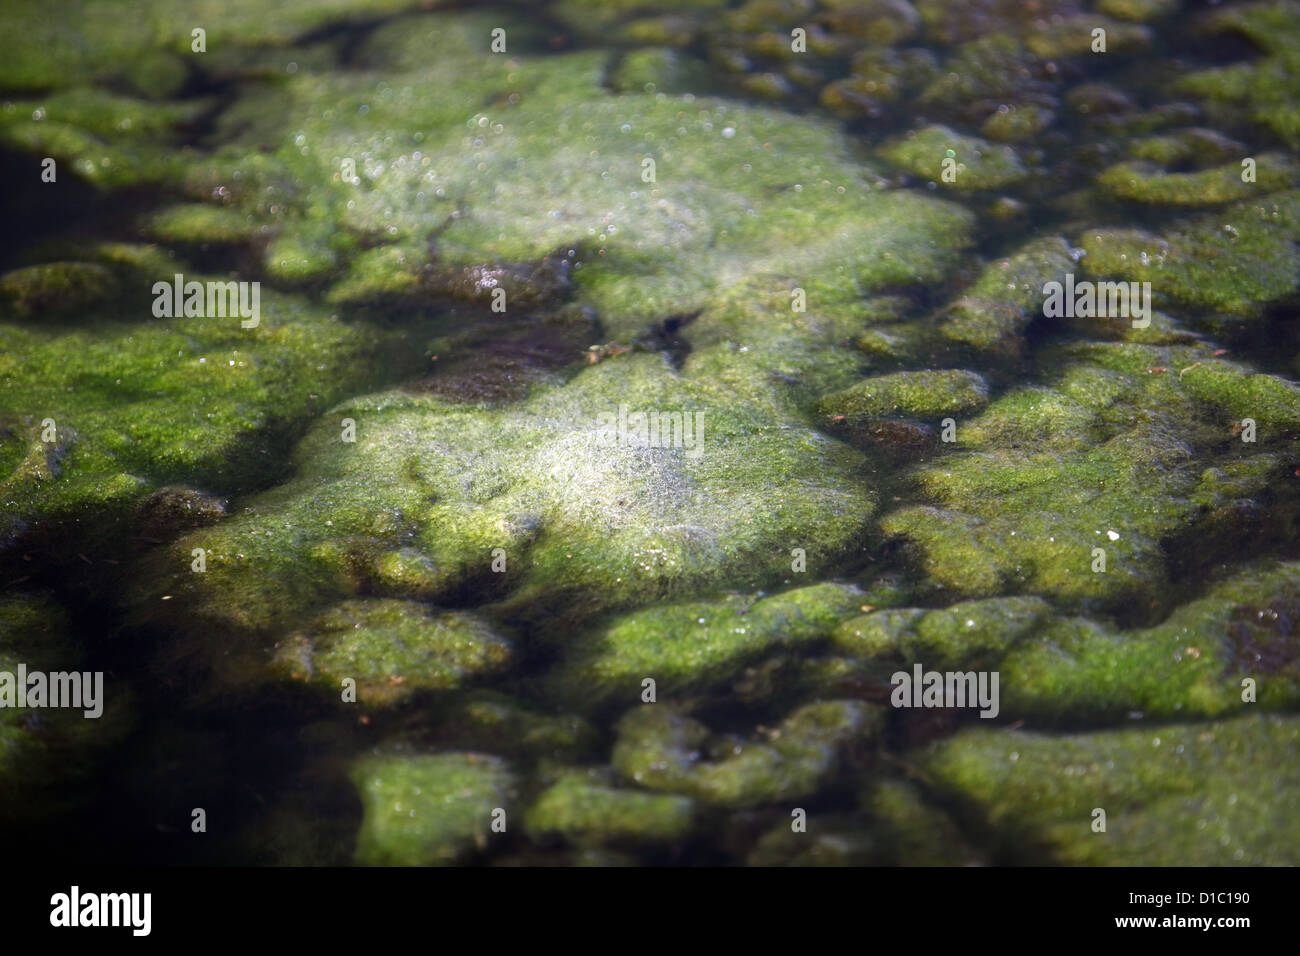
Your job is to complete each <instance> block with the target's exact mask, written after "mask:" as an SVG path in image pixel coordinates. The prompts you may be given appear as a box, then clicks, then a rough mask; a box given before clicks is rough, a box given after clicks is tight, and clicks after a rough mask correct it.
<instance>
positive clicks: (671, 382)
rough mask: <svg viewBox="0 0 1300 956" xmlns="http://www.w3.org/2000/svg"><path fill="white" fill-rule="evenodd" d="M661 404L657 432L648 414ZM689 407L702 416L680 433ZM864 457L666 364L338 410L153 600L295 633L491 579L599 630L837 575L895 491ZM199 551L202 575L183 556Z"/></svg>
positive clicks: (173, 558) (632, 360)
mask: <svg viewBox="0 0 1300 956" xmlns="http://www.w3.org/2000/svg"><path fill="white" fill-rule="evenodd" d="M643 410H644V411H645V412H649V413H651V414H653V415H654V416H656V417H655V419H654V423H655V425H656V431H655V434H654V435H651V434H650V432H649V431H648V428H647V427H646V426H647V425H648V424H649V423H650V422H649V420H647V419H644V418H643V419H642V420H641V421H640V425H641V427H640V430H638V421H637V420H636V419H633V418H631V415H632V414H633V413H636V414H642V412H643ZM670 413H676V415H677V416H690V418H689V419H684V418H674V419H671V420H666V421H665V423H664V426H663V429H662V431H661V430H660V429H659V427H658V426H659V421H660V420H659V417H658V416H660V415H667V414H670ZM620 415H623V419H620V417H619V416H620ZM344 419H352V420H353V421H355V422H356V441H355V442H354V443H348V442H346V441H344V440H343V431H342V429H341V427H340V423H341V422H342V421H343V420H344ZM620 421H622V422H623V424H620ZM683 421H685V422H686V423H687V424H689V425H690V431H689V433H687V432H683V430H682V423H683ZM628 422H630V424H628ZM673 422H675V423H676V424H673ZM674 427H676V428H677V429H678V430H677V432H672V428H674ZM674 446H676V447H674ZM683 446H684V447H683ZM855 457H856V456H855V455H854V454H853V453H851V452H850V451H849V450H848V449H846V448H844V447H843V446H840V445H837V444H835V443H833V442H832V441H830V440H829V439H827V438H825V437H824V436H821V435H820V434H818V433H816V432H814V431H812V430H811V429H808V428H806V427H804V426H801V425H798V424H797V423H795V422H793V421H790V420H788V419H785V418H783V417H782V416H780V415H779V414H778V413H776V412H775V411H774V410H773V409H771V408H770V407H765V406H763V405H758V404H755V405H750V404H748V403H746V402H744V401H743V400H737V398H736V397H735V396H734V393H731V392H730V391H729V390H727V389H725V388H720V387H718V386H706V385H703V384H700V383H698V382H695V381H692V380H688V379H685V378H682V377H680V376H678V375H677V374H676V373H674V372H673V371H672V370H671V369H670V368H668V367H667V366H666V365H665V364H664V363H663V361H662V359H660V358H659V357H657V356H649V355H645V356H635V357H634V356H625V357H622V358H618V359H612V360H608V361H605V362H601V363H599V364H597V365H595V366H593V367H591V368H589V369H587V370H585V371H583V372H582V373H581V374H580V375H578V376H577V377H576V378H574V379H573V380H572V381H571V382H569V383H568V384H567V385H565V386H562V387H559V388H550V389H542V390H539V391H538V392H536V393H535V394H534V395H533V396H532V397H530V398H529V399H528V400H527V401H525V402H524V403H523V404H521V405H519V406H514V407H506V408H501V409H496V410H493V409H488V408H476V407H473V406H464V405H458V404H456V403H453V402H448V401H444V400H441V399H439V398H436V397H432V396H428V397H415V396H410V395H404V394H401V393H389V394H385V395H376V396H371V397H368V398H364V399H359V400H356V401H354V402H352V403H349V404H347V405H345V406H340V407H339V408H337V409H335V411H334V413H333V414H332V416H331V417H329V418H327V419H324V420H322V422H321V423H320V425H319V426H318V427H317V428H316V429H314V430H313V432H312V433H311V434H310V435H309V436H308V437H307V439H306V440H305V441H304V443H303V444H302V445H301V446H300V448H299V450H298V453H297V459H298V462H299V467H298V470H297V473H296V475H295V477H294V478H293V480H292V481H290V482H289V483H287V484H285V485H283V486H281V487H279V488H277V489H275V490H273V491H271V492H268V493H267V494H265V495H264V496H261V497H259V498H256V499H252V500H251V501H249V502H248V504H247V506H246V508H245V510H244V512H243V513H242V514H241V515H240V516H238V517H237V518H235V519H233V520H231V521H227V522H223V523H222V524H221V525H219V526H217V527H214V528H210V529H206V530H204V531H202V532H200V533H198V534H197V535H194V536H190V537H187V538H185V539H182V540H181V541H179V542H177V543H176V544H175V545H174V546H173V548H172V549H171V551H170V552H168V554H167V555H166V556H163V557H160V558H159V560H158V561H156V562H155V566H156V567H157V568H158V572H157V573H158V575H159V577H158V578H157V579H156V580H154V581H153V582H152V583H150V584H147V585H146V589H145V590H144V591H143V592H142V595H141V597H140V600H141V601H144V602H146V604H145V606H146V607H148V608H150V609H151V610H150V612H149V613H157V614H159V615H162V614H164V613H166V614H167V615H168V618H167V619H170V620H173V621H174V622H175V623H176V625H177V626H179V627H181V628H182V629H183V630H189V629H191V628H193V626H194V623H195V622H199V621H205V622H208V624H207V625H205V626H214V625H215V626H219V627H221V628H223V629H225V630H227V631H228V632H229V631H231V630H233V631H234V632H236V633H238V632H241V631H242V632H261V633H276V632H277V631H279V630H283V629H287V627H288V626H289V625H290V624H291V623H292V622H293V621H294V619H295V618H298V617H299V616H300V615H301V614H302V613H304V612H305V611H307V610H309V609H310V608H311V607H312V606H313V605H315V604H317V603H318V602H321V601H324V600H329V599H331V597H332V596H333V598H334V599H337V598H338V597H343V596H346V595H347V594H349V593H372V594H376V595H379V596H392V597H405V598H418V599H423V600H437V599H439V598H440V596H441V597H447V596H450V595H452V594H454V593H456V590H457V589H458V588H460V587H463V586H465V585H467V584H468V583H469V582H478V583H479V584H481V585H482V586H485V587H490V588H495V589H497V593H498V594H500V595H501V596H502V597H508V598H509V604H508V605H506V606H505V607H504V608H503V609H502V612H503V613H504V612H505V611H506V610H508V611H510V612H511V613H514V614H518V615H526V616H527V617H528V618H529V619H532V620H539V619H544V618H545V617H546V615H547V614H548V613H562V614H563V615H565V617H566V618H567V619H568V620H570V621H572V620H574V619H577V620H578V621H582V620H583V619H584V617H585V615H589V614H591V613H594V612H596V611H599V610H607V609H615V608H619V607H630V606H636V605H641V604H645V603H648V602H650V601H654V600H665V599H672V598H677V599H682V598H686V597H689V596H692V595H693V594H697V593H700V592H702V591H705V590H708V589H711V588H716V587H717V586H718V585H719V584H721V583H722V582H723V581H728V582H731V583H733V584H740V583H745V582H748V583H752V584H753V585H754V586H759V585H763V584H768V583H771V582H773V581H778V580H781V579H782V578H784V577H785V576H786V575H787V574H788V572H789V569H790V567H791V549H793V548H796V547H801V548H804V549H805V551H806V553H807V556H808V557H807V560H808V564H807V567H808V568H809V569H816V568H825V567H828V566H830V565H832V564H833V563H834V562H835V561H837V560H839V559H840V558H841V557H842V556H843V555H844V554H845V553H846V551H847V550H848V549H849V548H851V547H852V545H853V543H854V541H855V540H856V536H857V535H858V534H859V533H860V532H861V530H862V529H863V528H864V527H865V523H866V521H867V519H868V516H869V515H870V512H871V509H872V505H873V501H874V497H873V494H872V491H871V489H870V487H869V486H868V485H867V483H866V482H865V481H864V480H863V479H862V478H861V477H860V475H859V474H858V472H857V470H856V462H855ZM832 476H834V477H832ZM781 489H784V491H783V490H781ZM199 547H201V548H204V549H206V550H207V551H208V552H210V553H209V554H208V557H207V570H206V572H205V573H204V574H201V575H199V574H192V573H190V571H189V569H188V565H189V562H188V559H187V558H186V559H184V560H182V556H184V555H188V554H189V553H190V551H191V550H192V549H194V548H199ZM164 562H166V563H164ZM168 564H170V567H168ZM163 594H172V595H173V596H174V600H170V601H168V602H167V603H166V604H161V603H160V602H159V598H160V597H161V595H163ZM153 608H157V611H156V612H155V611H153V610H152V609H153ZM171 615H175V616H174V617H172V616H171ZM187 622H190V623H187ZM218 622H219V623H218ZM550 623H552V624H558V623H559V622H558V621H552V622H550Z"/></svg>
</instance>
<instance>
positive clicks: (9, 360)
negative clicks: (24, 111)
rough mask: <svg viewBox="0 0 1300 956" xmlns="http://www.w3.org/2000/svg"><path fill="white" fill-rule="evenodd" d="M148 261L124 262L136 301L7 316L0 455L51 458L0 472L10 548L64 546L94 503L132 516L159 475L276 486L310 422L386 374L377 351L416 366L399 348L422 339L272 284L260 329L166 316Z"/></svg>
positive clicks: (1, 325) (119, 274) (0, 337)
mask: <svg viewBox="0 0 1300 956" xmlns="http://www.w3.org/2000/svg"><path fill="white" fill-rule="evenodd" d="M113 254H114V251H113V250H111V249H110V250H105V251H104V255H105V256H110V255H113ZM165 261H166V260H165V259H164V262H165ZM151 267H152V268H156V265H153V264H152V263H148V262H146V263H145V264H143V265H141V266H134V265H133V266H131V267H128V268H122V267H120V266H119V267H118V269H116V270H114V275H115V276H116V281H117V283H118V287H119V288H125V289H128V290H133V294H126V295H123V296H119V297H117V298H115V299H114V300H113V302H112V303H111V305H104V304H98V305H96V306H95V307H93V308H91V307H86V308H85V309H84V311H82V312H80V313H78V314H76V315H75V316H73V317H71V318H66V317H65V318H64V319H62V320H61V321H59V322H58V323H57V324H51V323H49V322H39V323H34V322H31V321H20V322H13V321H8V322H6V321H0V343H2V345H0V425H3V428H2V429H0V447H3V448H4V452H2V453H0V463H4V462H13V463H14V464H15V465H16V463H17V461H18V460H19V458H20V457H21V456H22V455H23V454H24V453H23V452H21V451H20V449H26V452H25V456H26V459H27V460H28V461H29V462H30V461H31V460H32V456H37V457H39V458H40V459H41V460H42V461H45V462H47V466H46V467H43V468H32V467H18V468H17V469H16V470H13V471H6V472H5V474H4V475H3V476H0V500H3V502H4V508H3V516H2V517H0V550H2V549H3V547H4V546H6V545H11V544H12V543H13V542H14V541H17V540H18V539H19V538H22V539H24V540H46V541H51V536H57V535H61V534H63V533H64V531H65V530H67V529H68V528H69V527H70V523H75V522H76V521H78V520H80V519H81V518H82V517H84V516H86V515H88V514H90V513H92V512H94V511H95V509H102V510H101V511H100V514H101V515H102V516H103V517H104V518H107V517H109V516H112V515H127V514H133V513H134V506H135V505H136V504H137V503H138V502H139V501H140V500H141V499H142V498H143V497H144V496H145V495H146V494H148V493H149V491H151V490H152V489H153V488H155V487H157V486H159V485H162V484H167V483H174V482H178V481H179V482H187V483H193V484H198V485H206V486H207V487H208V488H209V489H221V490H231V489H237V488H240V487H247V485H248V484H250V483H252V482H255V481H257V482H260V481H265V480H266V478H267V477H268V472H269V471H272V470H271V469H269V468H268V463H269V462H271V461H272V460H274V459H275V458H277V457H279V455H280V454H281V450H282V449H283V448H284V447H285V443H286V442H287V440H288V437H289V436H290V435H291V434H292V433H293V432H294V431H295V430H296V429H297V428H299V427H300V425H301V423H302V422H303V421H304V420H306V419H307V418H309V417H310V416H312V415H314V414H317V413H318V412H319V411H321V410H323V409H324V408H327V407H328V406H329V404H330V403H332V402H334V401H337V400H338V399H339V398H341V397H342V396H343V395H345V394H347V393H348V392H349V391H351V390H353V389H355V388H357V387H358V386H362V385H363V384H365V383H373V382H374V381H375V380H376V378H379V379H380V380H382V379H383V378H384V377H385V375H386V374H387V373H385V372H384V371H382V370H380V369H375V368H373V367H372V363H373V362H374V361H375V360H377V359H379V358H380V357H381V356H387V357H388V360H389V361H392V362H395V364H396V367H401V366H402V364H404V363H409V362H410V359H409V358H406V357H403V356H401V355H400V352H401V351H402V350H403V348H405V346H404V345H403V343H404V341H405V339H406V336H407V335H408V334H409V333H407V332H403V331H401V330H391V329H377V328H373V327H364V326H362V327H358V326H355V325H352V324H349V323H346V322H344V321H342V320H340V318H339V317H338V316H337V315H336V314H334V313H331V312H330V311H328V310H327V309H325V308H323V307H321V306H318V305H314V304H312V303H310V302H308V301H305V300H304V299H301V298H298V297H294V296H287V295H281V294H279V293H276V292H274V291H272V290H270V289H265V290H262V294H261V296H260V315H259V316H258V324H257V326H256V327H255V328H244V327H243V322H244V321H245V320H243V319H241V317H240V316H239V315H229V316H224V315H223V316H218V315H215V314H213V315H201V316H181V317H176V318H170V319H166V318H163V319H160V318H155V317H154V316H152V315H151V314H150V312H151V306H150V300H149V298H148V292H149V289H150V285H151V284H152V282H153V281H154V280H156V279H164V277H165V281H167V282H170V281H171V272H170V264H169V265H168V266H167V268H169V271H168V272H165V273H161V274H159V273H156V272H155V273H153V275H152V276H150V274H149V272H148V269H149V268H151ZM181 271H182V269H181V267H179V266H177V267H176V272H181ZM96 274H97V273H96ZM185 278H186V281H190V280H191V278H192V277H191V276H189V275H186V277H185ZM19 356H21V359H20V358H19ZM11 456H12V457H11ZM123 520H126V519H125V518H123ZM113 531H114V529H113V528H112V526H111V523H110V524H106V525H104V526H103V527H102V529H101V530H100V531H94V532H92V533H91V540H99V539H100V537H101V535H103V536H105V537H107V538H109V539H111V537H112V535H113ZM47 546H48V545H47ZM95 546H96V545H93V544H92V543H91V542H90V541H86V542H83V547H95Z"/></svg>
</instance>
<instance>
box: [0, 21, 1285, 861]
mask: <svg viewBox="0 0 1300 956" xmlns="http://www.w3.org/2000/svg"><path fill="white" fill-rule="evenodd" d="M10 6H11V7H12V9H11V10H6V25H7V27H12V29H6V31H4V33H3V35H0V94H3V95H2V96H0V147H3V152H4V156H3V166H4V169H3V170H2V171H3V172H4V173H5V176H6V182H7V183H14V184H16V188H14V189H12V190H7V191H6V194H5V196H4V197H3V199H0V208H3V210H4V212H5V213H6V219H7V221H12V222H16V223H20V224H22V225H23V227H24V228H25V229H26V230H27V231H26V232H25V233H24V235H23V236H22V237H21V239H22V241H19V238H18V237H11V238H10V240H7V241H6V242H5V243H3V244H0V587H3V588H5V589H6V590H5V593H4V596H3V597H2V598H0V671H4V670H11V669H14V668H16V667H17V665H18V664H19V663H26V664H27V665H28V666H29V667H35V666H37V665H39V666H41V667H45V668H76V667H86V668H93V669H103V670H104V671H105V672H106V676H107V678H108V680H107V681H106V697H107V707H106V711H105V716H104V717H103V718H102V719H100V720H98V721H88V720H84V719H82V718H80V717H79V716H76V715H74V714H69V713H65V712H58V713H55V712H48V713H45V712H35V711H33V712H32V713H18V712H16V711H12V710H7V709H6V710H2V711H0V836H3V837H5V838H6V839H7V840H9V841H10V842H9V843H7V845H13V846H17V847H25V846H26V845H27V844H28V843H32V844H36V843H39V842H40V841H41V840H42V834H43V833H44V832H45V830H43V829H42V828H47V827H49V826H51V825H52V824H51V823H50V821H51V820H52V819H54V818H56V817H57V816H59V815H60V814H63V815H68V814H70V815H72V816H73V817H75V819H77V820H78V821H82V822H84V823H85V826H86V827H87V828H88V830H87V832H88V833H89V834H91V835H93V836H94V837H97V838H99V837H102V839H100V840H99V845H102V848H101V850H100V853H101V855H102V856H104V857H106V858H114V859H117V858H119V857H121V856H122V854H128V855H129V854H137V855H138V858H139V859H140V860H142V861H147V862H162V863H176V862H196V861H199V862H215V863H231V862H250V861H251V862H258V863H295V864H347V863H361V864H376V865H429V864H455V863H501V864H508V863H525V864H532V863H564V864H592V863H594V864H621V863H661V862H668V863H682V862H688V863H689V862H695V861H707V862H714V863H748V864H752V865H791V864H793V865H844V864H891V865H892V864H941V865H944V864H963V865H964V864H986V863H1008V862H1014V863H1036V864H1042V863H1103V864H1114V863H1120V864H1134V865H1151V864H1160V865H1163V864H1194V865H1204V864H1227V865H1245V864H1294V863H1296V862H1297V854H1298V852H1300V851H1298V850H1297V848H1298V847H1300V834H1297V833H1296V824H1295V822H1294V821H1295V819H1296V816H1297V814H1296V812H1295V811H1296V809H1297V807H1296V799H1297V798H1296V794H1297V792H1300V791H1298V790H1297V787H1296V780H1295V779H1294V777H1295V773H1294V768H1295V767H1296V766H1297V765H1300V761H1297V755H1296V752H1295V751H1296V727H1295V718H1293V717H1291V716H1289V715H1290V714H1291V713H1292V712H1293V711H1295V709H1296V706H1297V702H1298V701H1300V650H1298V649H1297V648H1298V647H1300V645H1298V644H1297V636H1296V630H1297V624H1296V622H1297V621H1298V620H1300V570H1297V563H1296V561H1297V559H1300V554H1297V553H1296V541H1297V540H1300V534H1298V532H1300V386H1298V385H1297V384H1296V377H1297V375H1298V374H1300V335H1298V334H1297V332H1296V328H1295V321H1294V320H1295V305H1296V302H1297V289H1298V288H1300V286H1298V283H1300V251H1298V249H1300V246H1298V245H1297V242H1298V241H1300V192H1297V185H1298V184H1300V179H1298V176H1300V161H1297V157H1296V155H1295V150H1296V148H1297V145H1298V144H1300V120H1298V119H1297V117H1298V116H1300V113H1298V112H1297V110H1298V109H1300V102H1298V101H1300V94H1298V92H1297V90H1298V87H1297V76H1300V61H1298V60H1297V53H1296V51H1297V49H1300V42H1298V41H1297V36H1296V24H1297V23H1300V16H1297V10H1300V8H1298V7H1297V6H1296V4H1295V3H1294V2H1292V0H1269V2H1263V3H1236V2H1233V3H1228V4H1225V5H1223V6H1222V7H1221V8H1216V9H1214V10H1211V11H1207V12H1205V13H1196V14H1194V15H1190V14H1189V15H1187V16H1183V13H1182V11H1181V10H1180V5H1179V4H1177V3H1173V2H1165V0H1101V2H1099V3H1097V4H1095V5H1081V4H1077V3H1074V2H1071V0H1044V2H1040V3H1038V4H1036V5H1035V14H1034V16H1033V17H1028V16H1026V15H1025V13H1024V5H1023V4H1021V3H1018V2H1011V0H987V2H984V0H981V2H978V3H973V4H972V3H969V2H960V3H959V2H955V0H915V2H912V3H909V2H907V0H819V2H813V0H807V2H803V0H800V2H785V0H780V2H771V0H755V2H735V3H722V2H720V0H717V2H715V0H695V2H691V0H648V2H641V0H637V2H633V0H604V2H600V3H574V2H568V0H561V2H552V3H545V4H534V3H519V4H515V3H508V4H505V5H503V6H501V7H491V8H482V9H464V8H461V7H459V6H457V7H456V8H454V9H453V8H451V5H447V6H448V9H442V7H443V6H444V5H443V4H440V3H437V2H428V0H420V2H414V0H289V2H287V3H284V4H280V5H279V6H277V10H276V15H275V16H267V15H266V14H265V8H264V4H260V3H254V2H252V0H239V2H237V3H233V4H230V3H228V4H221V5H212V4H209V3H206V2H205V3H199V2H194V3H191V2H180V0H177V2H170V0H147V2H143V3H140V4H137V5H135V7H133V10H132V16H131V17H129V18H123V17H122V16H121V13H120V11H119V10H117V9H116V7H115V6H114V5H112V4H108V3H93V2H88V3H82V2H72V0H50V2H42V3H34V2H28V0H15V2H14V3H12V4H10ZM199 26H201V27H202V28H203V29H204V30H205V31H206V33H205V43H206V50H204V51H203V52H199V51H198V50H196V49H195V48H194V46H193V45H192V44H193V37H192V34H191V31H192V30H193V29H194V28H195V27H199ZM1099 28H1100V29H1103V30H1105V31H1106V37H1107V50H1106V53H1105V55H1104V56H1101V55H1099V53H1097V52H1094V51H1093V49H1092V44H1093V42H1094V40H1093V31H1094V30H1095V29H1099ZM497 29H500V30H503V31H504V40H505V42H506V44H507V49H506V51H505V52H494V50H493V48H492V44H493V39H494V38H493V31H494V30H497ZM796 29H803V30H804V31H805V39H806V44H807V46H806V50H805V51H801V52H796V51H795V50H794V49H792V45H791V39H792V37H791V32H792V31H793V30H796ZM1157 40H1158V42H1157ZM1210 48H1214V49H1215V50H1216V51H1217V52H1216V53H1215V54H1214V59H1212V60H1208V59H1206V55H1207V54H1206V51H1207V50H1208V49H1210ZM47 159H49V160H52V161H53V162H54V163H55V165H56V167H57V178H56V179H55V180H54V181H43V180H42V179H41V175H42V170H43V168H45V166H46V164H45V160H47ZM946 161H951V162H950V163H949V162H946ZM178 274H183V276H184V278H185V279H187V280H195V281H200V282H222V283H224V282H258V283H260V286H259V288H260V312H261V314H260V320H259V321H258V323H257V324H256V325H255V326H251V327H245V326H243V325H242V324H241V321H240V317H239V316H237V315H231V314H225V315H213V314H209V313H208V312H207V310H201V311H203V312H204V314H188V315H187V314H184V310H182V311H181V314H178V315H176V316H175V317H167V316H165V315H163V314H160V313H159V312H157V311H155V308H154V306H155V297H156V292H155V291H154V285H155V283H159V282H161V283H170V282H172V280H173V278H174V277H175V276H176V275H178ZM1053 282H1057V283H1067V282H1068V283H1071V284H1074V283H1087V282H1095V283H1116V282H1125V283H1128V282H1132V283H1139V284H1140V283H1150V293H1151V303H1150V304H1151V306H1152V308H1151V311H1150V313H1149V314H1147V315H1146V318H1147V319H1149V323H1141V322H1140V323H1138V324H1137V325H1135V324H1134V323H1133V321H1132V319H1133V316H1130V315H1113V314H1108V315H1104V316H1093V315H1090V314H1088V313H1087V312H1086V310H1085V311H1082V312H1075V311H1071V312H1069V313H1067V314H1064V315H1057V314H1048V313H1049V311H1050V310H1047V309H1045V302H1046V300H1047V297H1048V292H1047V286H1048V284H1049V283H1053ZM917 666H920V667H921V668H923V669H926V670H934V671H940V672H944V671H947V672H963V673H964V672H969V673H971V674H975V673H976V672H979V673H988V672H997V673H998V675H999V677H1000V683H999V687H1000V695H1001V697H1000V701H999V705H1000V706H999V708H998V710H999V713H998V716H997V717H996V718H992V719H981V718H980V717H978V716H976V715H975V714H974V713H973V712H971V711H970V710H966V711H959V710H957V709H954V708H937V709H931V710H919V711H918V710H913V709H907V708H895V707H890V706H889V701H890V699H891V684H892V683H893V682H894V681H893V678H894V675H896V674H897V673H898V672H900V671H901V672H903V673H904V674H910V673H912V671H913V668H914V667H917ZM353 682H355V685H354V686H353ZM353 691H355V696H354V697H353V696H352V692H353ZM231 781H238V784H232V783H231ZM196 805H205V806H209V807H210V809H212V810H213V815H214V818H219V819H221V820H222V821H223V823H222V826H221V827H220V828H214V831H213V833H211V834H209V837H210V838H209V839H208V840H206V841H204V843H203V845H202V846H201V847H200V848H198V849H192V848H187V847H188V844H187V845H186V846H181V845H180V844H179V842H178V841H177V840H176V839H175V836H174V835H175V834H178V833H185V832H186V831H187V829H188V827H189V823H190V821H189V819H188V816H187V814H188V813H189V812H190V810H189V808H191V807H193V806H196ZM1096 808H1102V809H1105V811H1106V813H1107V815H1108V821H1109V827H1108V830H1107V832H1105V833H1095V832H1093V830H1092V829H1091V822H1092V819H1093V817H1092V813H1093V810H1094V809H1096ZM800 813H806V817H807V819H806V821H805V822H806V823H807V824H808V826H807V828H806V829H799V828H797V827H795V826H794V825H793V822H794V821H797V820H798V819H799V814H800ZM498 823H499V825H498V826H494V824H498ZM90 842H92V843H93V842H95V841H94V840H91V841H90ZM191 842H192V841H191Z"/></svg>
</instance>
